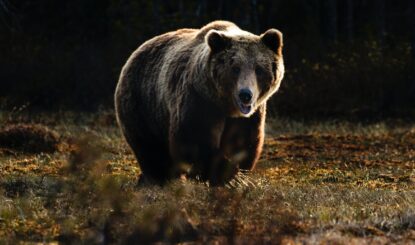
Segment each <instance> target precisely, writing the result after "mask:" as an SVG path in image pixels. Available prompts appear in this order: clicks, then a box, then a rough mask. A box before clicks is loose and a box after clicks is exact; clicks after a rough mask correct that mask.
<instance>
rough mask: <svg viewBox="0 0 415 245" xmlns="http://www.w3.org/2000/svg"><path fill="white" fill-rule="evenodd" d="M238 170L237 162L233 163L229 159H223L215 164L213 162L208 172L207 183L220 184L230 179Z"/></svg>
mask: <svg viewBox="0 0 415 245" xmlns="http://www.w3.org/2000/svg"><path fill="white" fill-rule="evenodd" d="M238 171H239V167H238V165H237V164H233V163H232V162H231V161H230V160H229V159H223V160H222V161H220V162H218V163H217V164H213V165H212V168H211V171H210V174H209V184H210V185H211V186H220V185H224V184H226V183H228V182H229V181H231V180H232V179H233V178H234V177H235V176H236V174H237V173H238Z"/></svg>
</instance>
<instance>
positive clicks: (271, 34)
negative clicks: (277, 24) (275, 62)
mask: <svg viewBox="0 0 415 245" xmlns="http://www.w3.org/2000/svg"><path fill="white" fill-rule="evenodd" d="M260 37H261V41H262V43H264V44H265V45H266V46H267V47H268V48H269V49H271V50H272V51H273V52H274V53H276V54H278V55H281V54H282V45H283V43H282V33H281V32H280V31H278V30H277V29H269V30H268V31H266V32H264V33H263V34H262V35H261V36H260Z"/></svg>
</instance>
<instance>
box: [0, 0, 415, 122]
mask: <svg viewBox="0 0 415 245" xmlns="http://www.w3.org/2000/svg"><path fill="white" fill-rule="evenodd" d="M216 19H225V20H230V21H233V22H235V23H236V24H237V25H239V26H240V27H241V28H243V29H246V30H249V31H251V32H254V33H257V34H260V33H262V32H264V31H265V30H267V29H268V28H271V27H274V28H277V29H280V30H281V31H282V32H283V33H284V38H285V39H284V41H285V46H284V57H285V64H286V76H285V79H284V81H283V85H282V88H281V90H280V91H279V92H278V93H277V94H276V95H275V96H274V97H273V98H272V100H271V101H270V103H269V104H270V106H269V111H270V113H271V114H273V115H282V116H289V117H295V118H347V119H354V118H357V119H373V118H374V119H382V118H389V117H399V118H406V119H415V66H414V63H415V62H414V58H415V1H412V0H388V1H387V0H290V1H288V0H233V1H225V0H198V1H191V0H180V1H169V0H166V1H162V0H155V1H144V0H137V1H122V0H71V1H56V0H37V1H31V0H0V84H1V85H0V109H13V108H21V107H25V108H27V109H28V110H39V109H40V110H82V111H95V110H99V109H110V108H112V100H113V98H112V95H113V91H114V89H115V85H116V82H117V79H118V75H119V72H120V69H121V67H122V65H123V64H124V62H125V61H126V59H127V58H128V56H129V55H130V53H131V52H132V51H133V50H134V49H136V48H137V47H138V46H139V45H140V44H141V43H143V42H144V41H145V40H147V39H149V38H151V37H153V36H155V35H158V34H161V33H163V32H166V31H170V30H174V29H178V28H183V27H194V28H199V27H201V26H202V25H204V24H206V23H208V22H210V21H212V20H216Z"/></svg>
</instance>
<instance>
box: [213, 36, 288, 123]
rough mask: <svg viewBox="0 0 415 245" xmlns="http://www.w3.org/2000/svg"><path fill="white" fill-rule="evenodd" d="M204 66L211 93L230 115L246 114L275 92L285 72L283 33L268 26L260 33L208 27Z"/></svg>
mask: <svg viewBox="0 0 415 245" xmlns="http://www.w3.org/2000/svg"><path fill="white" fill-rule="evenodd" d="M205 43H206V44H207V46H208V47H209V64H208V66H207V69H208V72H209V76H210V78H211V79H210V81H211V82H212V83H213V86H211V88H212V89H213V90H214V91H211V92H212V93H211V94H215V96H218V97H219V98H217V99H219V101H220V104H221V105H224V106H225V107H226V108H225V110H226V113H227V114H228V115H229V116H231V117H249V116H251V115H252V114H253V113H254V112H255V111H256V109H257V108H258V107H259V106H260V105H261V104H263V103H265V101H266V100H267V99H268V98H269V97H270V96H271V95H272V94H274V93H275V92H276V91H277V90H278V88H279V86H280V83H281V80H282V78H283V76H284V63H283V57H282V46H283V41H282V34H281V32H279V31H278V30H276V29H270V30H268V31H266V32H265V33H263V34H262V35H260V36H257V35H254V34H251V33H249V32H245V31H242V30H240V29H236V30H234V31H230V30H226V31H219V30H210V31H209V32H208V33H207V34H206V36H205Z"/></svg>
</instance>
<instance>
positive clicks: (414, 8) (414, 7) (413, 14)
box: [409, 0, 415, 59]
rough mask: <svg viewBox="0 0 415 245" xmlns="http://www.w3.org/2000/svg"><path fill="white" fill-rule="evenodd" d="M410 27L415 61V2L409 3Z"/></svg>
mask: <svg viewBox="0 0 415 245" xmlns="http://www.w3.org/2000/svg"><path fill="white" fill-rule="evenodd" d="M409 9H410V11H409V26H410V30H409V32H410V33H411V37H410V38H411V48H412V58H414V59H415V1H412V0H410V1H409Z"/></svg>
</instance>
